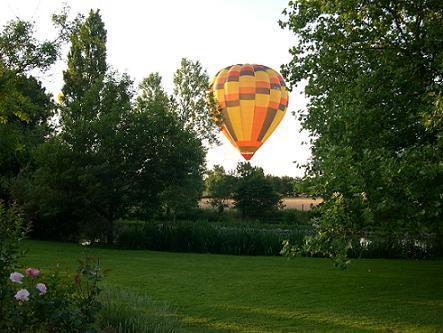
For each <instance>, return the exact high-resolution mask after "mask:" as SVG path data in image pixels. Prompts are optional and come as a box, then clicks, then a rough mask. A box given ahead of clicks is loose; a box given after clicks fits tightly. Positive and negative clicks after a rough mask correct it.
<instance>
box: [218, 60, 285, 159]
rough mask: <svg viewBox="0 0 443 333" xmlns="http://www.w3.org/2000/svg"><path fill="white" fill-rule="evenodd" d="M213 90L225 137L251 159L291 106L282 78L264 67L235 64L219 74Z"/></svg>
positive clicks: (246, 157)
mask: <svg viewBox="0 0 443 333" xmlns="http://www.w3.org/2000/svg"><path fill="white" fill-rule="evenodd" d="M210 91H211V92H212V93H213V94H214V97H215V99H216V101H217V104H218V106H219V108H220V109H221V112H222V118H223V122H222V124H221V130H222V132H223V134H224V135H225V136H226V137H227V138H228V140H229V141H230V142H231V143H232V145H233V146H234V147H236V148H237V149H238V150H239V151H240V153H241V154H242V155H243V157H244V158H245V159H246V160H250V159H251V158H252V156H253V155H254V154H255V152H256V151H257V150H258V149H259V148H260V146H261V145H262V144H263V143H264V142H265V141H266V140H267V139H268V138H269V136H270V135H271V134H272V132H274V130H275V129H276V128H277V126H278V124H279V123H280V121H281V120H282V119H283V116H284V114H285V112H286V109H287V107H288V89H287V88H286V85H285V82H284V81H283V78H282V76H281V75H280V74H279V73H278V72H276V71H275V70H273V69H271V68H269V67H266V66H262V65H249V64H240V65H233V66H229V67H226V68H223V69H222V70H220V71H219V72H218V73H217V75H216V76H215V77H214V79H213V80H212V82H211V86H210Z"/></svg>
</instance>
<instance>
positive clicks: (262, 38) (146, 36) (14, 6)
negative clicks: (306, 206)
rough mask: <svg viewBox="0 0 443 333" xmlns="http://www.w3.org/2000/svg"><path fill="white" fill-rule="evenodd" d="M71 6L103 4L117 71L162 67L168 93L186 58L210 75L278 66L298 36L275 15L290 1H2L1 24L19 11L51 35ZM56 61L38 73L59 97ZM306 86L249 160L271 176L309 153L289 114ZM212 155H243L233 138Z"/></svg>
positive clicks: (222, 158) (225, 158)
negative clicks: (54, 17) (57, 17)
mask: <svg viewBox="0 0 443 333" xmlns="http://www.w3.org/2000/svg"><path fill="white" fill-rule="evenodd" d="M64 2H65V3H67V4H68V5H69V6H70V7H71V9H72V13H73V14H75V13H78V12H82V13H86V12H87V11H88V10H89V9H91V8H93V9H95V8H100V10H101V13H102V16H103V19H104V21H105V25H106V29H107V31H108V55H109V59H108V62H109V64H110V65H112V66H113V68H115V69H116V70H118V71H120V72H127V73H128V74H129V75H130V76H131V77H132V78H133V79H134V80H135V82H136V83H137V82H140V80H141V79H142V78H143V77H145V76H146V75H148V74H149V73H151V72H159V73H160V74H161V75H162V77H163V81H164V86H165V88H166V89H167V90H169V91H170V90H172V77H173V73H174V71H175V70H176V68H177V66H178V65H179V63H180V59H181V58H182V57H188V58H191V59H194V60H195V59H198V60H200V61H201V62H202V64H203V65H204V66H205V67H206V68H207V70H208V73H209V75H210V76H213V75H215V74H216V72H217V71H218V70H219V69H220V68H222V67H226V66H228V65H231V64H237V63H258V64H262V65H266V66H269V67H271V68H274V69H276V70H278V71H279V70H280V66H281V64H283V63H286V62H288V61H289V60H290V55H289V52H288V49H289V48H290V47H291V46H292V45H293V44H294V38H295V37H294V36H293V35H292V34H291V33H290V32H288V31H284V30H281V29H280V27H279V26H278V23H277V21H278V19H280V18H282V15H281V11H282V10H283V9H284V8H285V6H286V4H287V1H286V0H255V1H254V0H224V1H223V0H218V1H212V0H186V1H183V0H176V1H173V0H168V1H166V0H165V1H135V0H133V1H129V0H127V1H121V0H120V1H110V0H89V1H87V0H77V1H63V2H62V1H54V0H27V1H26V0H1V1H0V25H1V26H3V25H4V24H5V23H6V22H7V21H8V20H10V19H13V18H14V17H16V16H19V17H21V18H24V19H31V20H34V21H35V22H36V25H37V29H38V32H39V35H40V36H43V37H44V36H51V34H53V28H52V27H51V23H50V15H51V13H53V12H56V11H57V10H58V9H60V8H61V7H62V4H63V3H64ZM63 69H64V63H63V62H59V63H58V64H57V65H56V66H54V68H53V69H52V70H51V71H50V73H48V74H47V75H44V76H43V77H41V79H42V81H43V83H44V85H45V86H46V87H47V88H48V90H49V91H51V92H52V93H54V94H57V93H58V92H59V91H60V88H61V85H62V76H61V72H62V70H63ZM305 103H306V101H305V97H304V95H303V94H301V89H294V91H293V92H292V93H291V94H290V96H289V108H288V111H287V114H286V116H285V117H284V119H283V121H282V122H281V124H280V126H279V128H277V130H276V131H275V132H274V133H273V134H272V136H271V137H270V138H269V139H268V141H266V143H265V144H264V145H263V146H262V147H261V148H260V150H259V151H258V152H257V153H256V155H255V156H254V157H253V159H252V160H251V163H252V164H253V165H257V166H261V167H263V168H264V170H265V172H266V173H269V174H274V175H289V176H300V175H302V171H301V170H299V169H297V168H296V165H295V164H294V163H293V162H294V161H297V162H301V163H303V162H305V161H306V160H307V159H308V158H309V156H310V152H309V149H308V147H307V146H306V145H302V144H301V143H302V141H306V140H307V134H306V133H302V134H300V133H299V129H300V125H299V123H298V121H297V120H296V118H295V117H294V116H292V114H291V111H293V110H296V109H300V108H304V107H305ZM222 142H223V144H222V145H221V146H219V147H212V148H210V149H209V152H208V157H207V160H208V166H212V165H213V164H221V165H223V166H224V167H225V168H226V169H233V168H234V167H235V165H236V164H237V162H239V161H241V160H242V159H243V158H242V157H241V156H240V154H239V153H238V151H237V150H235V149H234V148H233V147H232V146H231V145H230V143H228V142H227V140H225V138H224V137H223V138H222Z"/></svg>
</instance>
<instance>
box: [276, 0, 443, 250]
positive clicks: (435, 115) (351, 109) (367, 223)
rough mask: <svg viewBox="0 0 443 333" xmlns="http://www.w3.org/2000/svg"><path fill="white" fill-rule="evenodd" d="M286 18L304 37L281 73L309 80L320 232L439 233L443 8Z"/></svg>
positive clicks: (351, 7)
mask: <svg viewBox="0 0 443 333" xmlns="http://www.w3.org/2000/svg"><path fill="white" fill-rule="evenodd" d="M284 14H285V15H286V19H285V20H284V21H282V22H280V24H281V26H282V27H284V28H288V29H289V30H291V31H293V32H294V33H295V35H296V36H297V39H296V43H295V45H294V46H293V47H292V48H291V50H290V53H291V55H292V57H293V58H292V60H291V61H290V63H288V64H286V65H284V66H283V67H282V72H283V74H284V76H285V77H286V79H287V81H288V82H289V83H290V84H291V85H297V84H299V83H300V82H301V81H302V80H307V85H306V88H305V93H306V95H307V96H308V98H309V103H308V106H307V110H306V111H307V112H306V114H305V113H303V112H299V117H300V119H301V120H302V124H303V128H304V129H306V130H309V131H310V133H311V143H312V163H310V164H309V165H308V166H307V177H308V178H311V180H313V183H314V184H313V185H314V186H313V190H314V191H315V192H316V193H318V194H320V195H321V196H322V197H323V198H324V199H325V204H324V205H322V206H321V208H320V212H321V220H320V232H321V233H323V235H325V233H326V234H327V235H329V236H330V237H331V239H332V238H334V237H342V236H343V235H346V237H345V238H346V242H347V241H352V240H356V239H358V237H359V236H360V235H362V234H363V233H364V232H366V231H369V230H375V229H379V228H382V229H383V230H388V231H400V230H405V231H408V232H411V233H416V234H420V233H422V232H426V231H427V232H436V231H438V228H441V227H442V225H441V221H442V220H443V219H442V212H443V210H442V208H443V207H442V204H441V202H442V201H441V193H442V192H443V170H442V168H441V156H443V136H442V121H441V119H442V103H441V101H442V80H441V78H442V74H443V68H442V66H441V63H442V59H443V41H442V39H441V37H440V36H441V35H442V33H443V5H442V3H441V2H439V1H409V0H404V1H395V2H385V1H372V2H362V1H351V0H348V1H339V2H330V1H326V0H315V1H304V0H300V1H290V2H289V7H288V8H287V9H286V10H285V11H284ZM334 203H336V204H334ZM337 205H338V206H337ZM334 211H340V212H341V213H340V214H342V215H343V216H346V218H345V219H338V218H334V214H333V212H334ZM340 221H341V222H340ZM337 223H339V224H341V225H339V226H337V228H333V227H331V225H334V224H337ZM322 225H323V226H324V227H323V228H322ZM331 230H335V231H337V230H341V232H340V233H339V234H333V233H331ZM335 231H334V232H335ZM329 236H328V237H329ZM346 242H345V243H346Z"/></svg>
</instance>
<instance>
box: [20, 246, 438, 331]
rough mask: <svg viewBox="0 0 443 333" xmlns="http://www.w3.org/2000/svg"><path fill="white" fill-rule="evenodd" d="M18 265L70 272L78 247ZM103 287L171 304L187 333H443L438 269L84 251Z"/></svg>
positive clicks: (45, 251) (417, 264) (429, 264)
mask: <svg viewBox="0 0 443 333" xmlns="http://www.w3.org/2000/svg"><path fill="white" fill-rule="evenodd" d="M26 247H28V248H29V249H30V252H29V254H28V255H27V257H26V258H25V259H24V262H25V263H26V264H27V265H30V266H37V267H40V268H41V269H44V270H46V269H48V268H50V267H53V266H54V265H55V264H56V263H58V264H60V265H61V266H62V267H66V268H67V269H70V270H72V269H73V268H74V267H76V262H77V259H78V258H79V257H80V256H81V254H82V252H83V251H84V250H83V248H82V247H81V246H78V245H73V244H62V243H53V242H42V241H28V242H27V243H26ZM87 252H88V253H89V254H90V255H94V256H98V257H99V258H100V259H101V263H102V266H103V268H104V269H110V272H109V273H108V275H107V276H106V278H105V280H104V283H105V284H110V285H113V286H116V287H121V288H127V289H131V290H135V291H142V292H146V293H148V294H149V295H151V296H152V298H153V299H155V300H158V301H167V302H168V303H170V304H171V305H173V306H174V307H175V308H176V310H177V314H178V315H179V316H180V317H181V318H182V319H183V322H184V326H185V328H186V331H187V332H443V261H413V260H353V262H352V265H351V267H350V268H349V269H348V270H346V271H340V270H338V269H335V268H333V267H332V264H331V261H329V260H328V259H317V258H295V259H292V260H287V259H285V258H281V257H246V256H243V257H241V256H227V255H211V254H190V253H167V252H150V251H121V250H107V249H87Z"/></svg>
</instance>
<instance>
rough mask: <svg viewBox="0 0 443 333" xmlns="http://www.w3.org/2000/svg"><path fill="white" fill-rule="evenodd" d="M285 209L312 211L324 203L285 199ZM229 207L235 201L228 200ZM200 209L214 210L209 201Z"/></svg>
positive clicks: (320, 200) (301, 199)
mask: <svg viewBox="0 0 443 333" xmlns="http://www.w3.org/2000/svg"><path fill="white" fill-rule="evenodd" d="M282 201H283V205H284V209H297V210H303V211H306V210H311V208H312V207H314V206H317V205H318V204H319V203H321V202H322V201H323V199H321V198H283V199H282ZM228 204H229V207H228V209H232V208H233V207H234V204H233V200H228ZM199 207H200V208H203V209H210V208H212V207H211V205H210V204H209V199H206V198H205V199H201V200H200V202H199Z"/></svg>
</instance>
